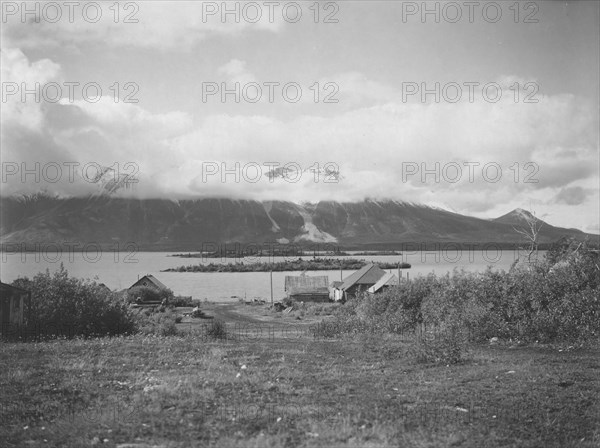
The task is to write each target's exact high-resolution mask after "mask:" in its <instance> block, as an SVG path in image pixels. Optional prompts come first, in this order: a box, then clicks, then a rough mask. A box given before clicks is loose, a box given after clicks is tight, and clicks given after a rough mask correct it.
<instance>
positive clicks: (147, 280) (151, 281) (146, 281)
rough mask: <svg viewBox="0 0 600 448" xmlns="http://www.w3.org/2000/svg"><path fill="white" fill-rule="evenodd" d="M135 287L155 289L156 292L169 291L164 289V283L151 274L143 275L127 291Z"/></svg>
mask: <svg viewBox="0 0 600 448" xmlns="http://www.w3.org/2000/svg"><path fill="white" fill-rule="evenodd" d="M137 286H145V287H147V288H153V289H156V290H157V291H163V290H166V289H169V288H167V287H166V285H165V284H164V283H162V282H161V281H160V280H158V279H157V278H156V277H155V276H153V275H151V274H146V275H144V276H143V277H142V278H140V279H139V280H138V281H137V282H135V283H134V284H133V285H131V286H130V287H129V289H131V288H135V287H137Z"/></svg>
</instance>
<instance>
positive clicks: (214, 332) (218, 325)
mask: <svg viewBox="0 0 600 448" xmlns="http://www.w3.org/2000/svg"><path fill="white" fill-rule="evenodd" d="M206 336H207V337H208V338H209V339H227V327H226V325H225V322H223V321H220V320H215V321H213V322H211V323H210V325H208V326H207V327H206Z"/></svg>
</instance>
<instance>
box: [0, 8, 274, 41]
mask: <svg viewBox="0 0 600 448" xmlns="http://www.w3.org/2000/svg"><path fill="white" fill-rule="evenodd" d="M94 3H95V2H80V3H78V4H77V5H75V6H73V9H72V10H71V11H70V8H69V6H67V5H65V4H63V3H54V4H55V5H58V8H55V7H52V6H51V7H48V6H46V5H45V4H44V3H43V2H36V3H30V4H28V5H27V8H29V10H30V11H31V13H25V15H23V14H24V11H23V7H24V5H25V4H24V3H14V5H15V7H16V10H14V11H13V9H12V8H11V10H10V13H7V14H4V13H3V17H4V16H6V23H3V27H2V28H3V30H2V39H3V41H4V42H5V44H6V45H7V46H11V47H19V48H30V49H31V48H52V47H54V48H56V47H59V46H62V47H67V48H70V49H72V50H73V51H78V49H79V48H80V47H81V45H82V44H89V43H92V44H97V43H98V42H102V43H103V44H104V45H110V46H114V47H134V48H136V47H138V48H151V49H159V50H162V51H189V50H190V49H191V48H192V47H193V46H194V45H196V44H197V43H199V42H201V41H204V40H206V39H209V38H211V37H212V36H219V35H220V36H235V35H237V34H239V33H241V32H246V31H270V32H277V31H278V30H280V29H281V27H282V26H283V25H284V23H285V21H284V19H283V16H282V14H281V11H280V12H279V14H273V17H272V20H270V19H271V18H270V17H269V13H268V10H264V11H262V8H261V16H260V19H259V20H256V21H255V19H254V18H255V17H256V14H255V13H254V12H253V11H250V10H249V9H248V8H247V7H246V6H245V5H246V4H247V3H250V2H235V4H232V5H229V6H228V8H230V9H231V10H234V11H235V9H237V10H238V12H237V17H236V15H235V13H234V14H229V15H226V16H223V12H224V11H223V10H222V6H223V5H225V3H223V2H200V1H197V2H179V3H178V4H177V7H165V5H164V4H163V2H151V1H148V2H128V3H119V7H118V8H115V7H114V5H113V4H112V3H103V2H100V3H95V4H94ZM95 5H99V7H97V6H95ZM126 5H127V6H126ZM251 13H252V14H251ZM57 14H60V15H57ZM56 17H58V19H56ZM246 17H247V18H249V19H250V20H246V19H245V18H246ZM236 20H237V21H236Z"/></svg>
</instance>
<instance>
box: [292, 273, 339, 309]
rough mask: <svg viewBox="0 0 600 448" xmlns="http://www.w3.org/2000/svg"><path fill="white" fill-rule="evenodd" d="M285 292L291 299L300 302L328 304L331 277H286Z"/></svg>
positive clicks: (303, 275) (304, 275)
mask: <svg viewBox="0 0 600 448" xmlns="http://www.w3.org/2000/svg"><path fill="white" fill-rule="evenodd" d="M285 292H286V294H287V297H288V298H289V299H292V300H296V301H298V302H328V301H329V277H327V276H326V275H318V276H314V277H309V276H308V275H306V274H304V273H303V274H302V275H299V276H292V275H286V276H285Z"/></svg>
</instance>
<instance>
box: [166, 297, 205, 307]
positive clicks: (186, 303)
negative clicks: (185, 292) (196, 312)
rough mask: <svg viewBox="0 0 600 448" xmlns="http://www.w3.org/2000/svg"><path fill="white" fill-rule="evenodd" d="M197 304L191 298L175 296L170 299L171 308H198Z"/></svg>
mask: <svg viewBox="0 0 600 448" xmlns="http://www.w3.org/2000/svg"><path fill="white" fill-rule="evenodd" d="M197 303H198V302H194V300H193V299H192V298H191V297H186V296H175V297H173V298H171V299H169V306H171V307H190V306H196V304H197Z"/></svg>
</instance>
